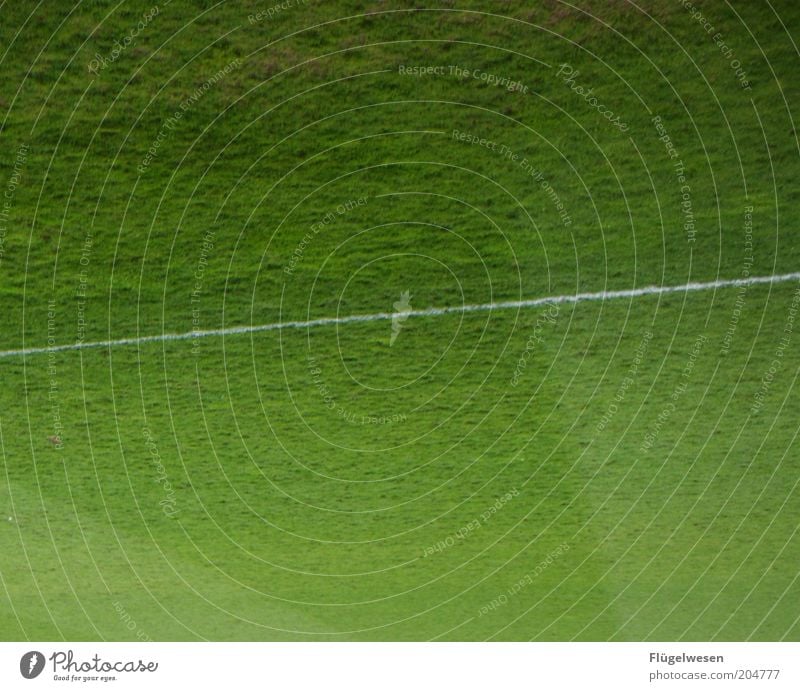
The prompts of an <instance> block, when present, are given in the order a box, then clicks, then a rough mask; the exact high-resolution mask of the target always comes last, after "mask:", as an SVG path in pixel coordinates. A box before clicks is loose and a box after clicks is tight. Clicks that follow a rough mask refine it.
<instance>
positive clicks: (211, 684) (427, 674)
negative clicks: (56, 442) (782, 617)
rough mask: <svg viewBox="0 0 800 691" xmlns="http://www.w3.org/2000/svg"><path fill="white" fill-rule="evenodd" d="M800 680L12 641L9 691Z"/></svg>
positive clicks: (781, 653) (492, 658)
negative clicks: (16, 690) (36, 690)
mask: <svg viewBox="0 0 800 691" xmlns="http://www.w3.org/2000/svg"><path fill="white" fill-rule="evenodd" d="M799 673H800V644H798V643H687V644H679V643H0V689H3V690H4V691H5V690H7V689H27V690H31V691H32V690H34V689H51V688H60V689H73V688H84V689H86V688H97V687H103V688H113V689H143V688H144V689H147V690H148V691H156V690H159V689H184V688H200V689H205V688H226V689H281V691H283V690H285V689H324V690H325V691H329V690H339V689H341V690H342V691H362V690H363V691H376V690H377V691H394V690H395V689H397V690H398V691H399V690H401V689H402V690H403V691H406V690H407V689H413V691H420V690H422V689H431V690H436V691H441V690H442V689H458V690H459V691H470V690H472V689H475V690H476V691H477V690H479V689H480V690H481V691H485V690H488V689H491V690H493V691H495V690H498V689H513V690H517V689H520V690H522V689H525V690H528V689H561V688H581V689H613V690H614V691H625V690H627V689H636V690H637V691H638V690H640V689H647V688H652V689H658V688H661V689H669V688H696V689H703V688H709V689H729V688H730V689H753V688H755V689H764V691H767V690H771V691H778V690H781V691H782V690H784V689H787V690H788V689H792V691H796V690H797V689H800V674H799ZM745 682H747V683H745Z"/></svg>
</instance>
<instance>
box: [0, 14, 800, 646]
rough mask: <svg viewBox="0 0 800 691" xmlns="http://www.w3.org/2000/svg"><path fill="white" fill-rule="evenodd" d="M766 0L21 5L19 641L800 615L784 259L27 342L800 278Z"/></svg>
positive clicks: (8, 307)
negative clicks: (95, 62) (757, 0)
mask: <svg viewBox="0 0 800 691" xmlns="http://www.w3.org/2000/svg"><path fill="white" fill-rule="evenodd" d="M200 6H202V7H200ZM773 6H774V8H775V13H773V11H772V10H771V9H770V8H769V7H760V6H754V5H753V6H751V5H749V4H748V5H742V6H741V7H738V6H737V7H736V8H735V10H734V9H733V8H731V7H729V6H727V5H726V4H725V3H706V4H704V7H703V12H704V13H706V15H707V16H708V17H710V18H711V21H712V23H713V24H714V25H715V26H716V27H717V29H718V31H719V32H720V33H721V34H722V35H723V36H724V38H725V39H726V41H727V43H726V45H728V44H729V45H730V46H731V47H732V49H733V50H735V55H736V58H737V59H738V60H739V61H740V62H741V64H742V65H744V66H746V67H745V69H746V71H747V74H748V78H749V82H748V86H747V88H745V87H743V85H742V83H741V81H740V78H739V77H737V76H736V73H735V69H732V68H731V66H730V62H731V58H730V57H726V56H725V55H724V51H722V50H721V49H720V47H719V45H718V43H716V42H715V40H714V38H713V35H710V34H708V33H706V31H705V29H703V27H702V26H700V25H699V24H698V22H697V21H696V20H695V19H693V17H692V15H691V14H690V13H689V12H687V11H686V9H684V8H683V7H682V6H681V4H680V3H662V2H653V3H649V5H646V6H645V7H644V10H646V12H645V11H638V10H635V9H633V8H632V7H627V6H626V7H622V6H620V7H618V6H617V5H616V4H614V5H611V4H609V3H605V2H586V3H582V4H581V9H580V10H578V9H574V8H572V9H570V6H567V5H563V6H561V5H558V6H556V3H543V4H542V5H541V6H540V7H538V6H537V7H536V8H530V7H528V6H527V4H525V3H519V2H504V3H495V4H494V6H493V7H490V8H487V6H486V3H467V5H466V6H464V7H460V8H459V9H458V10H456V9H455V8H452V7H450V6H449V5H448V6H447V7H445V8H441V9H438V10H431V11H410V10H409V8H407V7H404V6H403V5H402V4H401V3H388V2H387V3H382V4H381V7H380V11H378V12H377V13H373V14H369V15H368V16H363V15H362V13H363V9H362V8H361V7H360V6H359V5H358V4H357V3H355V2H340V1H338V0H337V1H336V2H330V3H322V4H315V3H308V4H307V5H298V6H297V7H291V8H288V9H286V10H282V11H281V12H280V13H279V14H277V15H276V16H274V17H271V18H270V19H269V20H268V21H265V20H258V21H251V20H250V19H249V18H248V16H249V15H251V14H253V13H254V12H257V11H259V10H260V9H263V7H260V6H259V7H256V6H255V5H253V6H252V7H249V6H239V5H237V6H236V7H234V6H233V5H229V4H222V5H219V6H217V5H213V6H212V4H211V3H207V4H203V3H199V4H198V3H192V4H190V3H188V2H181V1H179V0H173V1H172V2H171V3H169V5H168V6H167V7H160V10H159V12H158V15H157V16H156V17H155V18H154V19H153V21H152V22H151V23H150V24H148V26H147V28H146V30H144V31H143V32H142V33H141V35H139V36H138V37H137V38H136V40H135V42H134V44H133V45H132V46H131V47H130V48H128V49H126V50H125V51H124V52H123V53H121V54H120V55H119V56H118V58H116V59H114V60H113V61H111V62H109V64H108V65H107V66H105V67H103V69H101V70H99V73H98V74H92V73H90V72H89V71H88V70H87V64H90V61H91V60H92V59H94V56H95V54H100V55H102V56H109V55H111V51H112V49H113V41H114V40H115V39H120V38H121V37H123V36H125V35H126V33H127V32H128V31H129V30H130V27H131V26H135V25H136V23H137V22H138V21H139V19H140V14H141V13H140V12H139V11H138V9H135V8H133V9H132V8H131V7H124V8H122V9H120V10H118V11H115V12H113V13H112V14H110V15H109V16H108V18H106V19H104V18H105V17H106V14H108V13H109V11H110V10H111V6H110V5H106V4H105V3H94V4H92V5H90V6H89V7H87V8H79V9H77V10H76V11H75V12H74V13H69V10H68V9H66V8H65V9H63V10H61V9H59V10H55V9H53V10H52V12H51V11H48V14H47V15H45V14H44V13H43V12H42V11H41V10H37V11H36V12H34V14H33V17H32V18H31V19H30V20H29V21H27V22H26V18H27V16H28V14H29V13H30V12H31V11H33V10H34V8H35V6H34V4H32V3H25V2H23V3H16V4H15V5H14V6H13V7H9V8H7V7H3V8H2V9H0V41H1V42H0V53H3V51H6V48H8V50H7V51H6V52H5V53H4V54H3V57H2V62H0V70H2V74H3V76H4V78H7V79H6V81H7V82H8V83H9V84H10V85H12V86H11V87H4V88H3V90H2V91H0V109H2V113H3V116H2V117H3V118H4V119H3V120H2V125H3V127H2V130H0V137H1V138H2V143H3V146H2V151H0V162H2V171H1V172H2V175H1V176H0V185H2V186H3V187H2V191H0V194H2V193H4V192H5V191H6V190H9V189H11V187H10V184H11V183H10V181H11V180H12V179H13V180H15V181H16V182H14V185H13V194H12V195H11V200H10V205H9V206H8V207H7V218H6V217H3V222H4V225H3V226H0V232H2V233H3V234H2V235H0V237H1V238H2V240H3V242H2V245H0V248H2V254H0V305H2V308H3V313H4V326H3V329H2V330H0V351H3V353H0V381H2V384H3V385H2V387H0V457H2V463H3V469H2V472H0V555H2V556H1V557H0V586H1V587H0V631H2V634H1V636H2V638H3V639H6V640H16V639H32V640H58V639H62V638H63V639H66V640H92V639H111V640H148V639H153V640H185V639H186V640H195V639H211V640H428V639H433V638H437V639H440V640H484V639H499V640H532V639H537V640H571V639H581V640H606V639H615V640H672V639H688V640H704V639H720V640H745V639H754V640H777V639H787V640H797V638H798V636H800V609H798V607H797V602H798V601H800V597H799V596H800V583H798V567H797V565H798V563H800V536H798V535H797V528H798V525H799V524H800V488H798V480H799V479H800V472H799V471H800V464H799V463H798V460H797V459H798V454H797V443H796V435H797V429H798V427H797V420H798V414H799V413H800V396H798V388H797V381H796V378H797V375H798V372H799V371H800V369H799V368H800V354H798V342H799V339H800V334H798V330H800V326H797V325H796V324H795V314H796V311H797V309H798V306H799V305H800V292H798V290H800V288H799V284H798V281H796V280H794V281H784V282H780V283H775V284H772V285H768V284H760V285H750V286H747V287H723V288H718V289H709V290H703V291H696V292H673V293H669V294H651V295H642V296H636V297H631V298H626V297H622V298H616V299H609V300H605V301H579V302H576V303H552V304H546V305H540V306H536V307H525V308H522V309H514V308H504V309H493V310H481V311H466V312H460V311H455V312H452V313H449V314H437V315H428V316H421V315H413V316H407V318H404V319H403V318H395V319H394V320H393V319H391V318H385V319H380V320H375V321H363V322H352V321H351V322H344V323H338V324H333V323H328V324H322V325H319V324H318V325H313V326H310V327H299V328H295V327H293V328H282V329H271V330H266V331H257V332H253V333H227V332H226V333H225V334H216V335H209V336H203V337H197V338H184V339H181V340H169V339H165V340H153V341H146V342H140V343H127V344H115V345H112V346H101V347H91V348H86V349H82V350H58V351H54V352H35V353H30V354H27V355H24V356H23V355H19V354H17V355H8V354H5V351H10V350H18V349H24V348H46V347H47V346H48V345H69V344H73V343H75V342H76V341H78V340H83V341H84V342H86V343H91V342H97V341H105V340H115V339H136V338H139V337H147V336H158V335H159V334H187V333H189V332H192V331H193V330H209V329H225V328H228V329H230V328H231V327H239V326H253V325H256V326H257V325H265V324H276V323H279V322H289V321H308V320H316V319H325V318H332V317H348V316H351V315H370V314H376V313H382V314H392V313H393V312H398V311H399V314H400V315H401V316H406V315H402V310H403V309H404V308H403V307H402V305H406V304H407V305H410V307H411V309H416V310H425V309H427V308H441V307H456V308H458V307H459V306H462V305H486V304H488V303H497V302H503V301H509V300H521V299H522V300H524V299H531V298H545V297H548V296H559V295H571V294H576V293H582V292H597V291H603V290H624V289H629V288H637V287H641V286H659V285H663V286H678V285H682V284H685V283H687V282H692V281H713V280H716V279H737V278H743V277H747V276H771V275H778V274H784V273H788V272H795V271H798V270H800V246H798V228H800V214H798V193H797V189H796V185H795V184H794V183H795V181H796V179H797V176H798V173H800V170H799V168H800V166H799V165H798V153H800V149H798V145H797V137H796V132H795V130H794V121H793V113H794V109H795V108H796V105H797V90H798V86H797V84H796V80H794V81H793V80H792V74H793V70H794V69H795V67H796V60H797V52H796V48H795V47H794V44H793V43H792V41H791V40H790V37H791V36H795V35H796V33H797V31H796V29H797V26H798V21H800V12H798V10H797V8H795V7H794V6H793V5H792V3H789V2H779V3H773ZM101 20H102V24H100V23H101ZM17 32H19V35H17ZM87 39H88V40H87ZM84 41H85V43H84ZM40 51H41V52H40ZM231 65H232V67H231ZM401 65H402V66H403V67H404V68H405V67H407V66H412V67H413V66H423V67H424V66H433V67H437V66H439V67H441V68H442V69H441V71H439V72H436V71H433V72H430V73H428V74H419V73H411V74H409V73H407V71H406V70H405V69H403V70H400V69H399V67H400V66H401ZM451 66H459V67H460V68H462V70H463V69H466V72H465V73H463V74H462V73H459V72H456V71H454V70H451V69H450V68H451ZM225 69H227V70H228V71H227V72H225V74H224V76H223V77H220V78H219V79H218V80H217V79H215V81H214V83H213V84H212V85H211V86H210V87H208V88H206V87H204V86H203V84H204V83H208V80H209V78H210V77H212V75H215V74H217V73H218V72H219V71H220V70H225ZM476 70H477V73H476V72H475V71H476ZM559 72H560V74H559ZM474 74H477V75H478V76H473V75H474ZM481 75H487V76H485V77H483V76H481ZM489 75H493V77H490V76H489ZM569 75H572V76H573V78H574V82H573V83H572V84H568V83H567V82H566V78H567V77H568V76H569ZM500 79H506V80H507V81H506V84H509V83H510V82H512V81H513V82H515V83H517V84H519V85H522V86H521V87H519V88H517V89H513V90H511V91H509V90H508V88H506V87H504V86H501V85H500V84H498V83H496V82H497V81H498V80H500ZM493 80H494V81H493ZM577 85H582V86H583V87H585V88H586V89H589V88H592V89H593V90H594V91H595V93H596V94H597V96H598V98H600V100H601V101H602V102H604V103H605V104H606V105H607V106H608V107H609V108H610V109H612V110H613V111H614V113H616V114H617V115H619V118H620V120H621V121H624V123H625V124H627V128H626V130H625V131H621V130H620V129H619V127H617V126H615V125H613V124H612V123H611V122H609V120H610V119H609V118H605V117H603V116H602V115H601V114H600V113H599V112H598V111H597V110H596V109H595V108H594V107H593V106H592V105H591V104H589V103H588V101H587V100H586V99H585V98H584V97H583V96H582V95H580V94H578V93H576V90H575V89H574V88H573V87H574V86H577ZM12 87H13V88H12ZM522 87H525V88H524V89H523V88H522ZM198 88H200V89H201V91H202V93H201V94H200V95H199V96H198V95H197V94H198V93H199V92H198V91H197V89H198ZM187 99H189V100H190V101H191V103H190V105H189V107H188V108H187V109H186V110H185V111H184V110H182V106H181V104H182V103H186V102H187ZM179 111H180V112H181V113H182V115H181V117H180V119H179V122H178V123H177V124H175V125H174V127H169V128H168V129H166V130H165V129H164V128H165V126H166V125H165V123H167V122H168V121H169V118H170V117H172V116H174V113H176V112H179ZM656 117H660V118H661V120H660V121H658V122H660V123H661V125H662V126H663V129H659V126H657V124H656V120H655V118H656ZM162 132H164V133H165V136H164V137H163V140H162V141H160V142H159V146H158V147H157V149H156V153H155V154H154V155H152V156H151V157H150V158H149V159H148V158H146V157H147V152H148V149H149V148H151V147H152V146H153V143H154V142H155V141H156V140H157V139H158V137H159V134H160V133H162ZM672 151H674V152H675V156H674V157H671V152H672ZM404 294H406V295H407V298H404V297H403V296H404ZM398 305H401V306H400V307H398Z"/></svg>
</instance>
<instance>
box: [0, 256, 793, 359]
mask: <svg viewBox="0 0 800 691" xmlns="http://www.w3.org/2000/svg"><path fill="white" fill-rule="evenodd" d="M787 281H800V271H795V272H794V273H789V274H778V275H775V276H752V277H750V278H736V279H727V280H718V281H709V282H707V283H684V284H683V285H679V286H646V287H643V288H629V289H627V290H608V291H601V292H599V293H575V294H573V295H551V296H549V297H543V298H534V299H531V300H512V301H509V302H489V303H485V304H482V305H461V306H460V307H429V308H427V309H424V310H409V311H408V312H402V314H403V315H404V316H409V317H436V316H440V315H444V314H464V313H466V312H489V311H493V310H508V309H524V308H527V307H541V306H542V305H550V304H553V303H555V304H565V303H567V304H568V303H578V302H592V301H603V300H616V299H619V298H635V297H643V296H648V295H665V294H667V293H683V292H687V293H688V292H696V291H701V290H715V289H717V288H733V287H737V286H752V285H758V284H763V283H767V284H772V283H785V282H787ZM395 316H397V313H391V312H377V313H375V314H353V315H350V316H348V317H325V318H322V319H311V320H308V321H288V322H275V323H273V324H256V325H251V326H231V327H228V328H225V329H209V330H203V331H190V332H188V333H180V334H170V333H165V334H158V335H155V336H139V337H137V338H118V339H114V340H110V341H92V342H89V343H85V342H80V343H70V344H66V345H58V346H52V347H45V348H23V349H20V350H3V351H0V359H2V358H10V357H17V356H23V357H24V356H26V355H41V354H43V353H55V352H59V351H62V350H85V349H88V348H110V347H112V346H126V345H139V344H141V343H154V342H163V341H188V340H193V339H196V338H211V337H212V336H235V335H237V334H252V333H259V332H261V331H278V330H280V329H309V328H312V327H315V326H330V325H333V324H352V323H356V322H374V321H382V320H388V319H392V318H393V317H395Z"/></svg>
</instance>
